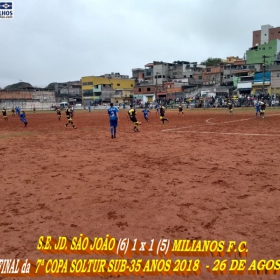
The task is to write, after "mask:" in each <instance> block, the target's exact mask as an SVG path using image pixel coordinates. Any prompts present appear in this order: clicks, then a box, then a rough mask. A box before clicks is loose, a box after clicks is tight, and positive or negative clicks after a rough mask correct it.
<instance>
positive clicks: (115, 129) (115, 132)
mask: <svg viewBox="0 0 280 280" xmlns="http://www.w3.org/2000/svg"><path fill="white" fill-rule="evenodd" d="M116 134H117V128H116V127H115V126H114V136H115V137H116Z"/></svg>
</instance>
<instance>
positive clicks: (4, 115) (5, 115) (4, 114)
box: [2, 107, 8, 121]
mask: <svg viewBox="0 0 280 280" xmlns="http://www.w3.org/2000/svg"><path fill="white" fill-rule="evenodd" d="M2 115H3V118H4V120H5V121H7V120H8V116H7V110H6V109H5V108H4V107H3V109H2Z"/></svg>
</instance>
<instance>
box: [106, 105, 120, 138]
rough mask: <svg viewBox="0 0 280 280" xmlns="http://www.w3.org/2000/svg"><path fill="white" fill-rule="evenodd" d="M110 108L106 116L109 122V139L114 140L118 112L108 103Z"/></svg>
mask: <svg viewBox="0 0 280 280" xmlns="http://www.w3.org/2000/svg"><path fill="white" fill-rule="evenodd" d="M110 106H111V107H110V108H109V109H108V115H109V120H110V132H111V138H116V134H117V126H118V120H119V110H118V108H116V107H114V104H113V103H110Z"/></svg>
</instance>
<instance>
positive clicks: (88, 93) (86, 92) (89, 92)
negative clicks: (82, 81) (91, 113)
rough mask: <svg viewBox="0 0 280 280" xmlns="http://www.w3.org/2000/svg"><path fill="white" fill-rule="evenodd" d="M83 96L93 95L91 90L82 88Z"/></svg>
mask: <svg viewBox="0 0 280 280" xmlns="http://www.w3.org/2000/svg"><path fill="white" fill-rule="evenodd" d="M83 96H93V91H92V90H84V91H83Z"/></svg>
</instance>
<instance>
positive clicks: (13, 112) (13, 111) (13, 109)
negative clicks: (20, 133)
mask: <svg viewBox="0 0 280 280" xmlns="http://www.w3.org/2000/svg"><path fill="white" fill-rule="evenodd" d="M12 116H13V117H14V116H15V108H14V107H13V108H12Z"/></svg>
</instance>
